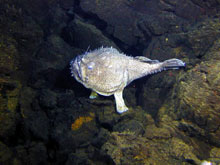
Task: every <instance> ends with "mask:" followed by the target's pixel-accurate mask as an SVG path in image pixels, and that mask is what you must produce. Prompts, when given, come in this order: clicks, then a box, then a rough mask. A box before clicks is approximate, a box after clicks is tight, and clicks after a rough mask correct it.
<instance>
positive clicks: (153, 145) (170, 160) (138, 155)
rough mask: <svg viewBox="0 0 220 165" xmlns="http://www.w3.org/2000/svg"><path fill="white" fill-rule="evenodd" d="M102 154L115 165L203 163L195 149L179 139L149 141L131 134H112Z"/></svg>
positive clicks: (103, 147)
mask: <svg viewBox="0 0 220 165" xmlns="http://www.w3.org/2000/svg"><path fill="white" fill-rule="evenodd" d="M101 152H102V153H103V154H106V155H108V156H109V157H110V158H111V159H112V160H113V161H114V163H115V164H151V163H156V164H160V163H161V162H163V163H167V164H179V163H180V162H184V163H186V164H187V161H188V160H192V162H194V163H196V164H197V163H198V164H199V163H200V162H201V161H200V160H199V159H198V158H197V157H196V155H195V153H194V152H193V147H192V146H190V145H188V144H187V143H185V142H184V141H182V140H180V139H178V138H175V137H173V138H171V137H169V138H168V140H165V141H164V140H155V139H154V140H147V139H146V138H143V137H140V136H136V135H134V134H133V133H129V132H122V133H118V132H112V133H111V136H110V138H109V140H108V141H107V142H106V143H105V144H104V145H103V146H102V149H101ZM122 155H123V156H122Z"/></svg>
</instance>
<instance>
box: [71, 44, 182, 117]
mask: <svg viewBox="0 0 220 165" xmlns="http://www.w3.org/2000/svg"><path fill="white" fill-rule="evenodd" d="M181 67H185V63H184V62H183V61H181V60H179V59H175V58H174V59H168V60H165V61H163V62H160V61H158V60H151V59H149V58H146V57H144V56H136V57H132V56H127V55H125V54H124V53H120V52H119V51H118V50H117V49H115V48H112V47H110V48H108V47H107V48H103V47H101V48H98V49H95V50H93V51H87V52H85V53H84V54H82V55H78V56H76V57H75V58H74V59H73V60H71V62H70V70H71V75H72V76H73V77H75V79H76V80H77V81H78V82H80V83H82V84H83V85H84V86H85V87H86V88H90V89H91V90H92V91H95V92H97V93H98V94H100V95H104V96H110V95H114V97H115V102H116V110H117V112H118V113H123V112H126V111H127V110H128V107H127V106H126V105H125V102H124V99H123V90H124V88H125V87H126V86H127V85H128V84H129V83H131V82H132V81H133V80H136V79H138V78H141V77H144V76H147V75H149V74H154V73H157V72H161V71H164V70H168V69H179V68H181ZM90 98H93V95H90Z"/></svg>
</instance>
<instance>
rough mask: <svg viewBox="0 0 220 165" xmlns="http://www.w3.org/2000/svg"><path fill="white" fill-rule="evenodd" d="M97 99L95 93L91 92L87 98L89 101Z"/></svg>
mask: <svg viewBox="0 0 220 165" xmlns="http://www.w3.org/2000/svg"><path fill="white" fill-rule="evenodd" d="M97 97H98V94H97V93H96V92H95V91H92V92H91V94H90V96H89V98H90V99H96V98H97Z"/></svg>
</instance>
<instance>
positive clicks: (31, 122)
mask: <svg viewBox="0 0 220 165" xmlns="http://www.w3.org/2000/svg"><path fill="white" fill-rule="evenodd" d="M25 128H26V129H28V130H29V131H30V133H31V135H32V136H33V137H35V138H37V139H40V140H43V141H47V140H48V135H49V120H48V118H47V116H46V114H45V113H44V112H42V111H39V112H32V114H31V115H30V116H29V117H28V118H27V119H26V120H25Z"/></svg>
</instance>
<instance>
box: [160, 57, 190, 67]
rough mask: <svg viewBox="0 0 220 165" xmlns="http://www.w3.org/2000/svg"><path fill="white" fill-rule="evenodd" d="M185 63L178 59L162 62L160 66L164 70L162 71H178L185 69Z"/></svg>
mask: <svg viewBox="0 0 220 165" xmlns="http://www.w3.org/2000/svg"><path fill="white" fill-rule="evenodd" d="M185 65H186V64H185V63H184V62H183V61H181V60H179V59H175V58H173V59H169V60H166V61H164V62H163V64H162V66H163V68H164V70H167V69H180V68H183V67H185Z"/></svg>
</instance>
